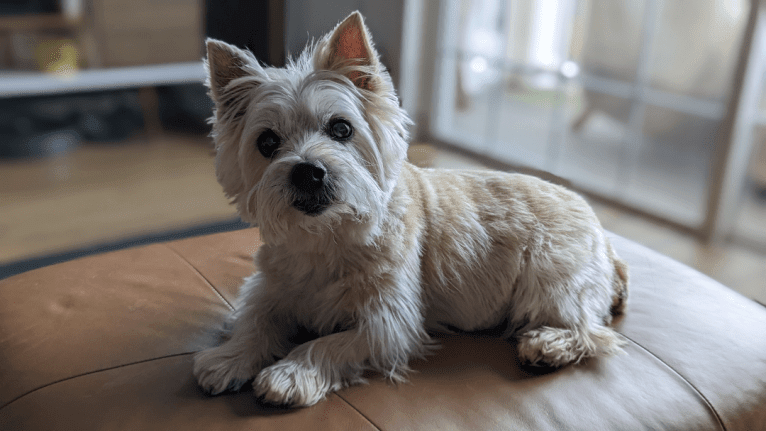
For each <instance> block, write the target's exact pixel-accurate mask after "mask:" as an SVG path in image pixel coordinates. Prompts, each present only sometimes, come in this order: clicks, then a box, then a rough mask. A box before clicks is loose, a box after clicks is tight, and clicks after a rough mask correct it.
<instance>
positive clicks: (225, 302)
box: [162, 244, 234, 311]
mask: <svg viewBox="0 0 766 431" xmlns="http://www.w3.org/2000/svg"><path fill="white" fill-rule="evenodd" d="M162 245H164V246H165V247H166V248H168V249H169V250H170V251H172V252H173V254H175V255H176V256H178V257H179V258H180V259H181V260H182V261H184V263H186V265H187V266H188V267H189V268H191V269H192V270H194V272H196V273H197V275H199V276H200V278H202V279H203V280H205V283H207V285H208V286H209V287H210V289H212V290H213V292H215V294H216V295H217V296H218V298H219V299H220V300H221V301H223V303H224V304H225V305H226V306H227V307H229V310H231V311H234V306H232V305H231V304H230V303H229V301H227V300H226V298H224V296H223V295H222V294H221V292H219V291H218V289H216V288H215V286H213V283H211V282H210V280H208V279H207V277H205V275H204V274H202V272H201V271H200V270H199V269H197V267H195V266H194V265H192V263H191V262H189V260H188V259H186V257H184V255H182V254H181V253H179V252H178V251H177V250H176V249H174V248H173V247H171V246H170V244H162Z"/></svg>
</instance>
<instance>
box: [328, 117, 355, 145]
mask: <svg viewBox="0 0 766 431" xmlns="http://www.w3.org/2000/svg"><path fill="white" fill-rule="evenodd" d="M353 133H354V129H352V128H351V124H350V123H349V122H348V121H346V120H344V119H342V118H338V119H336V120H332V121H330V124H329V125H328V127H327V134H328V135H330V137H331V138H333V139H335V140H336V141H345V140H346V139H348V138H350V137H351V135H352V134H353Z"/></svg>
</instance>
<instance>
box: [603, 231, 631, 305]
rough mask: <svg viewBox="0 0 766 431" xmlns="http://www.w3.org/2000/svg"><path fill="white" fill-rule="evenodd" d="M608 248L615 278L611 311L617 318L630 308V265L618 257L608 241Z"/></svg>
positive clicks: (613, 279)
mask: <svg viewBox="0 0 766 431" xmlns="http://www.w3.org/2000/svg"><path fill="white" fill-rule="evenodd" d="M606 247H607V249H608V251H609V257H610V259H611V260H612V263H613V264H614V277H613V278H612V288H613V289H614V292H613V295H614V296H613V297H612V307H611V308H610V310H609V311H610V312H611V313H612V316H617V315H619V314H623V313H624V312H625V310H626V308H627V306H628V278H629V274H628V264H627V263H625V261H624V260H622V259H620V257H619V256H617V253H615V252H614V250H613V249H612V244H611V243H610V242H609V240H608V239H607V241H606Z"/></svg>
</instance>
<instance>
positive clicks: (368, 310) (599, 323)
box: [194, 12, 628, 406]
mask: <svg viewBox="0 0 766 431" xmlns="http://www.w3.org/2000/svg"><path fill="white" fill-rule="evenodd" d="M207 48H208V61H207V66H208V68H209V72H210V76H209V80H208V86H209V87H210V94H211V97H212V98H213V100H214V101H215V104H216V113H215V116H214V118H213V120H212V122H213V138H214V140H215V143H216V151H217V153H216V154H217V155H216V171H217V176H218V180H219V182H220V183H221V185H222V186H223V189H224V191H225V193H226V194H227V195H228V196H229V197H230V198H231V199H232V201H233V202H234V203H235V204H236V205H237V208H238V210H239V213H240V214H241V216H242V218H243V219H245V220H247V221H249V222H251V223H253V224H256V225H258V226H259V227H260V233H261V236H262V239H263V241H264V245H263V246H262V247H261V248H260V249H259V250H258V252H257V254H256V257H255V259H256V263H257V266H258V268H259V270H260V272H258V273H256V274H255V275H253V276H251V277H249V278H247V279H246V280H245V283H244V285H243V286H242V289H241V292H240V297H239V300H238V301H239V306H238V308H237V311H236V312H235V313H234V314H233V315H232V316H231V322H232V323H233V328H232V332H231V337H230V339H229V340H228V341H226V342H225V343H224V344H222V345H220V346H218V347H213V348H211V349H208V350H205V351H202V352H200V353H198V354H197V355H196V356H195V363H194V374H195V376H196V378H197V380H198V382H199V384H200V385H201V386H202V387H203V388H205V389H206V390H207V391H209V392H211V393H220V392H223V391H225V390H232V389H238V388H240V387H241V386H242V385H243V384H244V383H246V382H247V381H248V380H250V379H252V378H254V383H253V385H254V388H255V392H256V394H257V395H259V396H261V397H263V399H264V400H266V401H267V402H271V403H278V404H288V405H293V406H307V405H312V404H314V403H316V402H318V401H320V400H321V399H322V398H323V397H324V396H325V395H326V394H327V393H329V392H331V391H335V390H338V389H340V388H343V387H345V386H347V385H351V384H356V383H360V382H363V379H362V372H363V371H364V370H365V369H373V370H376V371H379V372H381V373H383V374H384V375H386V376H388V377H389V378H391V379H394V380H402V379H403V378H404V376H405V374H406V372H407V371H408V365H407V364H408V362H409V361H410V360H411V359H412V358H415V357H422V356H423V355H425V354H427V353H428V351H429V350H430V348H431V347H432V345H433V342H432V340H431V338H430V337H429V335H428V331H429V330H434V329H437V330H445V329H447V328H458V329H461V330H465V331H471V330H479V329H486V328H491V327H495V326H497V325H499V324H501V323H507V326H508V329H507V334H506V336H507V337H508V338H509V339H510V338H516V339H517V340H518V348H519V355H520V358H521V359H522V360H523V361H526V362H529V363H531V364H540V365H542V364H545V365H551V366H563V365H566V364H569V363H577V362H579V361H581V360H582V359H584V358H588V357H597V356H607V355H611V354H614V353H616V352H619V351H620V350H621V349H620V346H621V344H622V343H623V341H622V339H621V338H620V336H619V335H618V334H617V333H616V332H615V331H614V330H613V329H611V328H610V327H609V326H608V325H609V324H610V323H611V320H612V314H615V313H619V312H622V311H623V309H624V305H625V301H626V300H627V281H628V273H627V266H626V265H625V264H624V262H622V261H621V260H619V258H618V257H617V256H616V254H615V253H614V252H613V251H612V249H611V246H610V245H609V242H608V239H607V238H606V237H605V235H604V232H603V230H602V228H601V226H600V224H599V221H598V220H597V219H596V217H595V215H594V214H593V211H592V210H591V209H590V207H589V206H588V205H587V203H586V202H585V201H584V200H583V199H582V198H581V197H579V196H578V195H576V194H575V193H572V192H570V191H568V190H566V189H563V188H561V187H559V186H555V185H553V184H550V183H547V182H545V181H542V180H539V179H536V178H533V177H529V176H524V175H516V174H506V173H501V172H469V171H446V170H429V169H419V168H417V167H415V166H413V165H411V164H409V163H407V162H406V160H405V158H406V148H407V140H408V133H407V129H408V127H409V126H410V125H411V122H410V120H409V118H408V117H407V115H406V113H405V112H404V111H403V110H402V109H401V108H400V107H399V101H398V98H397V97H396V93H395V91H394V88H393V85H392V84H391V79H390V77H389V75H388V73H387V72H386V70H385V68H384V67H383V65H382V64H381V63H380V61H379V59H378V55H377V53H376V52H375V49H374V47H373V45H372V43H371V40H370V37H369V33H368V30H367V28H366V26H365V25H364V22H363V19H362V17H361V15H360V14H359V13H357V12H355V13H353V14H351V15H350V16H349V17H348V18H346V19H345V20H344V21H343V22H342V23H340V24H339V25H338V26H337V27H336V28H335V29H334V30H333V31H332V32H331V33H330V34H328V35H327V36H325V37H324V38H322V39H321V40H320V41H319V42H318V43H316V44H315V45H313V46H310V47H308V48H307V49H306V51H305V52H304V53H303V54H302V55H301V56H300V58H298V59H297V60H296V61H291V62H290V63H289V64H288V66H287V67H286V68H282V69H280V68H267V67H262V66H261V65H260V64H258V62H257V61H256V60H255V58H253V56H252V55H251V54H250V53H248V52H245V51H242V50H239V49H237V48H235V47H233V46H230V45H228V44H226V43H223V42H219V41H215V40H208V42H207ZM299 165H301V169H300V170H299V169H298V168H297V167H298V166H299ZM307 166H308V168H307ZM307 169H308V170H307ZM299 328H308V329H310V330H311V331H313V332H315V333H317V334H318V335H319V337H318V338H316V339H314V340H312V341H309V342H306V343H304V344H299V345H296V344H294V343H293V342H291V341H290V340H291V337H292V335H294V334H295V333H296V331H297V330H298V329H299Z"/></svg>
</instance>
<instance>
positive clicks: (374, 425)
mask: <svg viewBox="0 0 766 431" xmlns="http://www.w3.org/2000/svg"><path fill="white" fill-rule="evenodd" d="M335 395H337V396H338V398H340V399H341V401H343V402H344V403H346V404H347V405H348V406H349V407H351V408H352V409H354V411H355V412H357V413H358V414H359V416H361V417H363V418H364V419H365V420H366V421H367V422H368V423H369V424H370V425H372V427H373V428H375V429H376V430H378V431H382V429H381V428H380V427H379V426H377V425H376V424H375V422H373V421H372V420H371V419H370V418H368V417H367V415H365V414H364V413H362V412H361V411H360V410H359V409H358V408H356V406H355V405H353V404H351V403H350V402H348V400H347V399H345V398H344V397H343V396H342V395H341V394H339V393H338V392H335Z"/></svg>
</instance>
